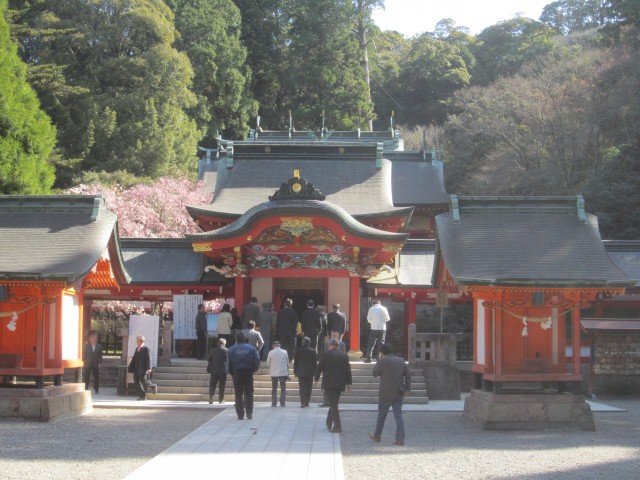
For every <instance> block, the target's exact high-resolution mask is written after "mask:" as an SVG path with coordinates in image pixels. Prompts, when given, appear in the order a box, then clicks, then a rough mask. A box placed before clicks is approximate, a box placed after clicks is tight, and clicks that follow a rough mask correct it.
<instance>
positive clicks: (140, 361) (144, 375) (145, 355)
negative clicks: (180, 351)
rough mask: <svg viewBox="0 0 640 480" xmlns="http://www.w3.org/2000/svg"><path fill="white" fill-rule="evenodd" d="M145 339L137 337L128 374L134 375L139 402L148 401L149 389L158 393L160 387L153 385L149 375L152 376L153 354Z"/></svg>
mask: <svg viewBox="0 0 640 480" xmlns="http://www.w3.org/2000/svg"><path fill="white" fill-rule="evenodd" d="M144 340H145V338H144V337H143V336H142V335H138V336H137V337H136V345H137V348H136V351H135V352H134V354H133V357H132V358H131V362H129V367H128V369H127V370H128V372H129V373H133V383H135V385H136V388H137V389H138V400H146V399H147V387H149V388H151V391H152V392H153V393H154V394H156V393H158V386H157V385H155V384H153V383H151V380H149V375H151V371H152V370H151V353H150V350H149V347H147V346H146V345H145V344H144Z"/></svg>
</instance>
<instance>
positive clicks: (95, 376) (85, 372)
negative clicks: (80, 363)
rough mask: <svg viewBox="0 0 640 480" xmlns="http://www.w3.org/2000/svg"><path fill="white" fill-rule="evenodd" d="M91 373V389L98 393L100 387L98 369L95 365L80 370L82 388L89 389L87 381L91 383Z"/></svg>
mask: <svg viewBox="0 0 640 480" xmlns="http://www.w3.org/2000/svg"><path fill="white" fill-rule="evenodd" d="M92 374H93V389H94V390H95V391H96V393H98V390H99V389H100V369H99V368H98V366H97V365H92V366H91V367H88V368H85V369H84V370H83V372H82V376H83V377H84V389H85V390H89V383H91V375H92Z"/></svg>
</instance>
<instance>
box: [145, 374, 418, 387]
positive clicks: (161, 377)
mask: <svg viewBox="0 0 640 480" xmlns="http://www.w3.org/2000/svg"><path fill="white" fill-rule="evenodd" d="M289 377H291V380H292V381H297V380H296V377H295V376H294V375H293V373H292V372H289ZM253 378H254V381H258V380H262V381H269V382H271V377H270V376H269V375H268V374H259V373H258V374H255V375H254V377H253ZM153 379H154V381H156V380H157V381H176V380H178V381H193V382H207V383H208V382H209V374H208V373H206V372H204V373H202V372H201V373H181V372H168V373H167V372H164V371H155V372H154V373H153ZM352 380H353V383H354V384H356V383H372V384H375V385H378V384H379V383H380V378H379V377H373V376H371V375H368V376H367V375H352ZM411 383H416V384H419V383H424V377H423V376H422V375H420V374H412V375H411ZM376 388H377V387H376Z"/></svg>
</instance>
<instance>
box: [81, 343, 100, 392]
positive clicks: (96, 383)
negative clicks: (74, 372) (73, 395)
mask: <svg viewBox="0 0 640 480" xmlns="http://www.w3.org/2000/svg"><path fill="white" fill-rule="evenodd" d="M97 341H98V336H97V335H96V334H95V333H92V334H91V335H90V336H89V344H88V345H85V349H84V354H83V355H82V360H83V361H84V371H83V372H82V373H83V376H84V389H85V390H89V383H90V381H91V375H93V390H94V391H95V392H96V393H100V369H101V368H102V345H100V344H99V343H96V342H97Z"/></svg>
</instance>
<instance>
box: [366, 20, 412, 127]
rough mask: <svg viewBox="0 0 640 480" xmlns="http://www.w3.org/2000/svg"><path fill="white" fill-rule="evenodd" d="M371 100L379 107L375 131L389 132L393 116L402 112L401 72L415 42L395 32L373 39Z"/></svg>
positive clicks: (383, 33) (381, 34)
mask: <svg viewBox="0 0 640 480" xmlns="http://www.w3.org/2000/svg"><path fill="white" fill-rule="evenodd" d="M370 45H371V52H370V59H371V96H372V99H373V103H374V105H375V111H376V119H375V120H374V128H375V129H376V130H385V129H387V128H389V126H390V125H389V124H390V118H391V116H392V113H394V112H399V111H402V110H403V108H404V106H403V105H402V104H401V103H400V100H404V98H400V97H401V95H400V94H401V93H402V92H401V89H400V84H399V78H400V71H401V69H402V65H403V63H404V61H405V59H406V58H407V57H408V55H409V51H410V50H411V41H410V40H409V39H407V38H405V37H404V36H403V35H402V34H401V33H399V32H394V31H385V32H377V33H376V34H375V36H374V37H373V38H372V39H371V42H370Z"/></svg>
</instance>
